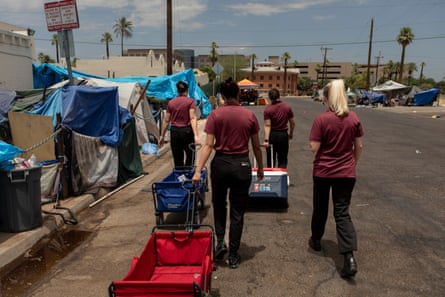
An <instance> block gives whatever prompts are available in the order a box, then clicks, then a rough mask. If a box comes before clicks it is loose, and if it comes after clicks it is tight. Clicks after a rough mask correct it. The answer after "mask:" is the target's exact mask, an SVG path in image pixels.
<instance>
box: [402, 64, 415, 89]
mask: <svg viewBox="0 0 445 297" xmlns="http://www.w3.org/2000/svg"><path fill="white" fill-rule="evenodd" d="M405 67H406V70H408V79H405V81H406V84H407V85H411V83H412V79H413V72H414V71H417V65H416V63H413V62H411V63H408V64H406V65H405ZM405 81H404V83H405Z"/></svg>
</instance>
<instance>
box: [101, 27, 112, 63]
mask: <svg viewBox="0 0 445 297" xmlns="http://www.w3.org/2000/svg"><path fill="white" fill-rule="evenodd" d="M100 42H105V49H106V52H107V60H108V59H110V42H113V37H112V36H111V33H109V32H105V33H104V34H102V38H101V40H100Z"/></svg>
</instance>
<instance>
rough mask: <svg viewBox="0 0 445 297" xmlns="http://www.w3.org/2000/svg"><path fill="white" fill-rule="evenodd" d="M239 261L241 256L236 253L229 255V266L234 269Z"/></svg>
mask: <svg viewBox="0 0 445 297" xmlns="http://www.w3.org/2000/svg"><path fill="white" fill-rule="evenodd" d="M240 263H241V256H240V255H239V254H238V253H236V254H230V255H229V267H230V268H232V269H236V268H238V267H239V264H240Z"/></svg>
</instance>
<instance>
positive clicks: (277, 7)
mask: <svg viewBox="0 0 445 297" xmlns="http://www.w3.org/2000/svg"><path fill="white" fill-rule="evenodd" d="M337 1H338V0H301V1H290V2H284V3H278V2H275V1H274V2H273V3H259V2H248V3H238V4H233V5H228V6H227V7H228V8H229V9H230V10H233V11H235V13H236V14H237V15H242V16H246V15H257V16H271V15H275V14H280V13H284V12H289V11H292V10H302V9H305V8H309V7H312V6H317V5H322V4H327V3H332V2H337Z"/></svg>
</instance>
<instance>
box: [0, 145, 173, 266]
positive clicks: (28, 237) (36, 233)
mask: <svg viewBox="0 0 445 297" xmlns="http://www.w3.org/2000/svg"><path fill="white" fill-rule="evenodd" d="M169 150H170V145H168V144H167V145H165V146H163V147H162V148H161V149H160V150H159V153H160V154H161V155H162V154H164V153H166V152H168V151H169ZM141 158H142V166H143V168H146V167H147V166H148V164H150V163H151V162H153V161H154V160H156V159H157V157H156V156H154V155H141ZM100 198H101V197H98V198H95V196H94V195H93V194H84V195H80V196H76V197H68V198H66V199H63V200H60V201H59V202H60V206H62V207H67V208H69V209H70V210H71V211H72V212H73V213H74V214H75V215H77V214H78V213H80V212H81V211H82V210H84V209H86V208H88V207H89V206H90V204H91V203H93V202H95V201H96V200H97V199H100ZM42 210H45V211H50V212H56V213H61V214H63V215H64V216H65V218H66V219H71V216H70V214H69V212H68V211H67V210H61V209H54V203H48V204H44V205H42ZM42 219H43V220H42V226H41V227H37V228H35V229H33V230H29V231H23V232H19V233H2V232H0V273H1V274H3V273H5V272H7V271H9V270H11V269H12V268H14V265H15V263H17V262H19V260H20V258H21V257H23V256H25V255H26V253H27V252H28V251H29V250H30V249H31V248H32V247H33V246H34V245H36V244H37V243H38V242H39V241H40V240H42V239H43V238H45V237H46V236H49V235H50V234H51V233H53V232H55V231H56V230H58V229H60V228H62V227H63V226H64V224H65V223H64V220H63V218H62V217H61V216H59V215H51V214H44V213H43V214H42Z"/></svg>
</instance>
